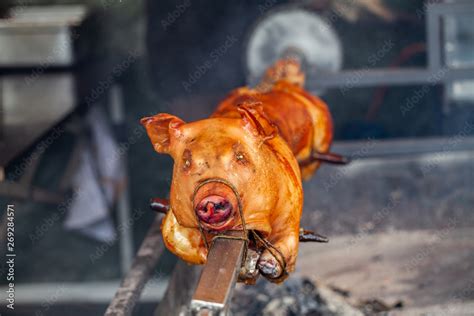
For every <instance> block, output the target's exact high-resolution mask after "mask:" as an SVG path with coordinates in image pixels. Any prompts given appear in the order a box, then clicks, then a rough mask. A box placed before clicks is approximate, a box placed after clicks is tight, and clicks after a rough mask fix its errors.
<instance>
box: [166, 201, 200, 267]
mask: <svg viewBox="0 0 474 316" xmlns="http://www.w3.org/2000/svg"><path fill="white" fill-rule="evenodd" d="M161 232H162V235H163V242H164V243H165V245H166V248H168V249H169V250H170V251H171V252H172V253H174V254H175V255H177V256H178V257H180V258H182V259H183V260H185V261H187V262H189V263H194V264H203V263H205V262H206V257H207V248H206V246H205V244H204V241H203V239H202V236H201V233H200V231H199V229H197V228H187V227H183V226H181V225H180V224H179V223H178V221H177V220H176V217H175V215H174V213H173V211H172V210H170V211H169V212H168V213H166V216H165V217H164V218H163V222H162V224H161Z"/></svg>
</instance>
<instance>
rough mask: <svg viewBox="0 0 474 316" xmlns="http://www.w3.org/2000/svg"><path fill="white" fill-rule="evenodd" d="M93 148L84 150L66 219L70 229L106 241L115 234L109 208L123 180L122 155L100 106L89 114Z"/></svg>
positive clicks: (112, 238)
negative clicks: (74, 192) (74, 191)
mask: <svg viewBox="0 0 474 316" xmlns="http://www.w3.org/2000/svg"><path fill="white" fill-rule="evenodd" d="M87 122H88V125H89V127H90V131H91V134H92V146H91V147H92V148H85V150H84V151H83V152H82V157H81V164H80V167H79V168H78V170H77V173H76V175H75V176H74V179H73V186H74V188H75V190H76V192H77V194H75V195H74V199H73V201H72V203H71V207H70V209H69V213H68V216H67V218H66V221H65V223H64V225H65V227H66V228H68V229H73V230H78V231H80V232H81V233H83V234H85V235H87V236H89V237H92V238H95V239H97V240H99V241H103V242H107V241H112V240H114V239H115V238H116V232H115V228H114V224H113V221H112V219H111V216H110V209H111V207H112V206H113V204H114V202H115V200H116V197H117V196H118V193H119V192H118V189H119V188H120V187H121V183H122V182H123V181H124V172H123V168H122V159H121V157H120V154H119V153H120V152H119V147H118V145H117V143H116V141H115V140H114V137H113V134H112V131H111V129H110V127H109V125H108V121H107V118H106V116H105V113H104V112H103V111H102V110H101V109H100V108H99V107H97V106H95V107H93V108H92V109H91V110H90V111H89V114H88V117H87Z"/></svg>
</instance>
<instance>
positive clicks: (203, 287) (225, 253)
mask: <svg viewBox="0 0 474 316" xmlns="http://www.w3.org/2000/svg"><path fill="white" fill-rule="evenodd" d="M226 234H227V235H228V236H235V237H241V236H242V232H241V231H229V232H228V233H226ZM245 246H246V245H245V241H244V240H243V239H227V238H216V239H215V240H214V242H213V243H212V245H211V248H210V250H209V254H208V257H207V263H206V265H205V266H204V269H203V271H202V273H201V276H200V278H199V282H198V285H197V287H196V290H195V292H194V295H193V298H192V300H191V305H190V308H191V311H192V313H193V314H197V315H227V312H228V308H229V302H230V298H231V296H232V291H233V289H234V287H235V283H236V282H237V276H238V274H239V271H240V267H241V265H242V260H243V256H244V251H245Z"/></svg>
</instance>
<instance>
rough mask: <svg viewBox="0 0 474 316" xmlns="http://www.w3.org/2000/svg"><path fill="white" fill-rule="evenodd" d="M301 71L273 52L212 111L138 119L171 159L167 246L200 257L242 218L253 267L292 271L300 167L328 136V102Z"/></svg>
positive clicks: (306, 166) (303, 172)
mask: <svg viewBox="0 0 474 316" xmlns="http://www.w3.org/2000/svg"><path fill="white" fill-rule="evenodd" d="M303 80H304V75H302V74H301V72H300V71H299V68H298V65H297V64H295V63H294V62H291V61H290V62H280V63H277V64H275V67H273V68H271V69H270V70H269V71H268V72H267V75H266V77H265V79H264V80H263V82H262V84H261V85H260V86H259V87H257V88H256V89H250V88H247V87H244V88H239V89H236V90H234V91H233V92H231V93H230V94H229V95H228V96H227V97H226V98H225V99H224V100H223V101H222V102H221V103H220V104H219V105H218V107H217V110H216V111H215V112H214V114H213V115H212V116H211V117H210V118H207V119H204V120H200V121H196V122H191V123H185V122H184V121H182V120H181V119H179V118H177V117H175V116H173V115H170V114H158V115H155V116H152V117H148V118H144V119H142V124H143V125H144V126H145V128H146V129H147V132H148V135H149V136H150V139H151V141H152V143H153V145H154V148H155V150H156V151H157V152H159V153H167V154H169V155H171V156H172V157H173V159H174V170H173V180H172V184H171V190H170V209H169V211H168V212H167V214H166V216H165V218H164V220H163V224H162V233H163V240H164V242H165V244H166V246H167V247H168V249H169V250H170V251H172V252H173V253H175V254H176V255H178V256H179V257H181V258H182V259H184V260H186V261H187V262H190V263H196V264H202V263H205V261H206V256H207V251H208V249H207V244H208V243H210V242H211V241H212V238H213V237H214V236H216V235H217V234H220V233H222V232H225V231H227V230H240V231H242V230H244V228H245V229H246V230H247V231H249V232H252V234H250V236H251V238H252V236H253V239H251V242H250V247H253V248H254V250H255V251H257V252H258V253H259V255H260V257H259V258H260V259H259V261H258V268H259V270H260V273H261V274H263V275H264V276H266V277H267V278H269V279H271V280H273V281H276V282H280V281H281V280H283V279H284V278H285V276H286V275H287V272H291V271H293V269H294V265H295V260H296V256H297V253H298V243H299V230H300V218H301V212H302V206H303V190H302V183H301V176H303V177H304V178H308V177H310V176H311V175H312V174H313V172H314V171H315V170H316V168H317V167H318V165H319V162H318V161H314V160H311V157H313V156H312V155H313V153H314V152H318V153H325V152H327V151H328V150H329V146H330V143H331V140H332V121H331V117H330V114H329V111H328V109H327V106H326V105H325V103H324V102H323V101H322V100H320V99H318V98H317V97H314V96H312V95H310V94H309V93H307V92H306V91H304V90H303V88H302V87H301V85H302V83H303ZM299 163H300V164H301V166H300V165H299ZM300 167H301V169H300ZM258 240H261V242H258ZM265 243H268V244H269V245H271V247H269V246H265V247H264V246H262V245H263V244H265ZM270 248H271V249H270Z"/></svg>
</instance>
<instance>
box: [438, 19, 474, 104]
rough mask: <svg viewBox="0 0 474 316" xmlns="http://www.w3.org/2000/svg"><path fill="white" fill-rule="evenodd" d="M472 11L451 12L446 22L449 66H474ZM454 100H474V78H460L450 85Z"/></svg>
mask: <svg viewBox="0 0 474 316" xmlns="http://www.w3.org/2000/svg"><path fill="white" fill-rule="evenodd" d="M473 19H474V15H473V14H472V13H469V12H467V13H463V14H450V15H446V16H445V17H444V19H443V22H444V54H445V62H446V66H448V67H449V68H457V69H460V68H469V67H474V28H473V26H472V21H473ZM448 92H449V97H450V99H451V100H452V101H461V102H462V101H470V102H473V101H474V80H458V81H454V82H453V83H452V84H450V86H449V91H448Z"/></svg>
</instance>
